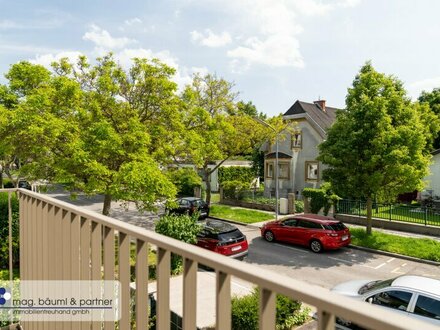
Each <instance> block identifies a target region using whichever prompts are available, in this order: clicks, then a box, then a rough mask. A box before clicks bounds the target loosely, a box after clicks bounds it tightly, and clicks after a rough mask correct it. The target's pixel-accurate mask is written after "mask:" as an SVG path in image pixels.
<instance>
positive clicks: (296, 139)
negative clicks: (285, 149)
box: [291, 131, 302, 149]
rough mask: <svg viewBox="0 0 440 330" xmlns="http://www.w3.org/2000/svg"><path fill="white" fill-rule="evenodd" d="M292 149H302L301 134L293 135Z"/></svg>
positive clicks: (298, 132)
mask: <svg viewBox="0 0 440 330" xmlns="http://www.w3.org/2000/svg"><path fill="white" fill-rule="evenodd" d="M291 144H292V149H300V148H301V146H302V136H301V132H300V131H297V132H294V133H292V143H291Z"/></svg>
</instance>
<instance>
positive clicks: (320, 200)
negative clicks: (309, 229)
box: [303, 182, 341, 215]
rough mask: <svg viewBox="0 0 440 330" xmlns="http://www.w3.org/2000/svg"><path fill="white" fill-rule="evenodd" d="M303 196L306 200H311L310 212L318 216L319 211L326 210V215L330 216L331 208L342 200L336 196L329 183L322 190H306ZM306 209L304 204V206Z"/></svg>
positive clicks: (324, 211)
mask: <svg viewBox="0 0 440 330" xmlns="http://www.w3.org/2000/svg"><path fill="white" fill-rule="evenodd" d="M303 195H304V197H306V198H310V211H311V212H312V213H315V214H318V213H319V211H320V210H321V209H322V208H324V210H323V213H324V215H327V214H328V211H329V210H330V207H331V206H332V204H333V205H335V204H336V202H337V201H338V200H340V199H341V198H340V197H339V196H338V195H336V194H334V193H333V191H332V189H331V185H330V183H329V182H326V183H324V184H323V185H322V186H321V188H319V189H316V188H304V190H303ZM303 209H304V204H303Z"/></svg>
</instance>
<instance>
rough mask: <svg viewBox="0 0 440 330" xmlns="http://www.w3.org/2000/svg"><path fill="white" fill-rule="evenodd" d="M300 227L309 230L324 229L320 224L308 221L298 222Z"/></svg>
mask: <svg viewBox="0 0 440 330" xmlns="http://www.w3.org/2000/svg"><path fill="white" fill-rule="evenodd" d="M298 227H302V228H308V229H322V226H321V225H320V224H319V223H316V222H313V221H307V220H298Z"/></svg>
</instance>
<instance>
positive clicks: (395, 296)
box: [367, 290, 412, 311]
mask: <svg viewBox="0 0 440 330" xmlns="http://www.w3.org/2000/svg"><path fill="white" fill-rule="evenodd" d="M411 296H412V293H411V292H405V291H397V290H392V291H385V292H381V293H378V294H375V295H374V296H371V297H370V298H372V299H373V300H372V301H371V302H372V303H373V304H375V305H381V306H384V307H389V308H393V309H398V310H401V311H406V309H407V307H408V304H409V301H410V300H411ZM370 298H368V299H367V300H368V301H369V299H370Z"/></svg>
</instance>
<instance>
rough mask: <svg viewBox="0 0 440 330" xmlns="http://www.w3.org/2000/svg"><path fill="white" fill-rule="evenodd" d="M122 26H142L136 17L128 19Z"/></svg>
mask: <svg viewBox="0 0 440 330" xmlns="http://www.w3.org/2000/svg"><path fill="white" fill-rule="evenodd" d="M124 24H125V25H127V26H133V25H136V24H142V20H141V19H140V18H138V17H134V18H130V19H127V20H125V21H124Z"/></svg>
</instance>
